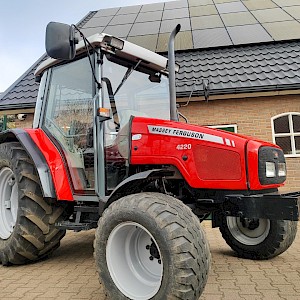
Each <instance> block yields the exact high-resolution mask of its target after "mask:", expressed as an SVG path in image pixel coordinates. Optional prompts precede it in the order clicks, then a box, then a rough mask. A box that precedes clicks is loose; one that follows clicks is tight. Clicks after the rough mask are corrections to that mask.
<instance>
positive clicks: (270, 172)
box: [266, 161, 276, 178]
mask: <svg viewBox="0 0 300 300" xmlns="http://www.w3.org/2000/svg"><path fill="white" fill-rule="evenodd" d="M275 176H276V167H275V163H273V162H268V161H267V162H266V177H268V178H270V177H275Z"/></svg>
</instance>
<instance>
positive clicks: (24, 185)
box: [0, 142, 65, 265]
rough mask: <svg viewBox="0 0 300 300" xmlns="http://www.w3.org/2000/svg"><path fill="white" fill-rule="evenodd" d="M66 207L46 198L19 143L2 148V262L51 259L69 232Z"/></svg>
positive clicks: (0, 222) (0, 249)
mask: <svg viewBox="0 0 300 300" xmlns="http://www.w3.org/2000/svg"><path fill="white" fill-rule="evenodd" d="M63 215H64V208H63V207H61V206H58V205H54V204H50V203H49V202H48V201H47V200H46V199H44V198H43V196H42V192H41V187H40V182H39V178H38V176H37V172H36V170H35V167H34V165H33V161H32V160H31V158H30V157H29V156H28V154H27V153H26V151H25V150H24V149H23V147H22V146H21V144H19V143H17V142H11V143H3V144H1V145H0V262H1V263H2V264H3V265H9V264H25V263H28V262H32V261H36V260H38V259H41V258H44V257H46V256H49V255H50V254H51V253H52V252H53V251H54V250H55V249H56V248H58V246H59V244H60V240H61V239H62V238H63V236H64V235H65V231H62V230H58V229H56V228H55V226H54V224H55V222H57V221H58V220H61V219H62V218H63Z"/></svg>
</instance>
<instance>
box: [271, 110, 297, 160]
mask: <svg viewBox="0 0 300 300" xmlns="http://www.w3.org/2000/svg"><path fill="white" fill-rule="evenodd" d="M271 122H272V130H273V142H274V143H275V144H276V145H278V146H279V147H281V148H282V150H283V152H284V154H285V155H286V156H298V155H299V154H300V113H297V112H291V113H285V114H281V115H277V116H275V117H273V118H272V120H271Z"/></svg>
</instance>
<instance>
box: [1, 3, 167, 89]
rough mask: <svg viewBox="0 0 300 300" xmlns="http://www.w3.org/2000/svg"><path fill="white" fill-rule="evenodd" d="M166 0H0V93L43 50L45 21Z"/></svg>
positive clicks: (65, 20)
mask: <svg viewBox="0 0 300 300" xmlns="http://www.w3.org/2000/svg"><path fill="white" fill-rule="evenodd" d="M167 1H169V0H75V1H74V0H51V1H45V0H2V1H1V6H0V7H1V9H0V93H1V92H4V91H5V90H6V89H7V88H8V87H9V86H10V85H11V84H13V83H14V82H15V81H16V80H17V79H18V78H19V77H20V76H22V75H23V74H24V73H25V72H26V71H27V70H28V69H29V68H30V67H31V66H32V65H33V64H34V63H35V62H36V61H37V60H38V59H39V58H40V57H41V56H42V55H43V54H44V53H45V30H46V26H47V24H48V23H49V22H51V21H55V22H61V23H66V24H72V23H75V24H76V23H78V22H79V21H80V20H81V19H83V18H84V17H85V16H86V15H87V14H88V13H89V12H90V11H94V10H99V9H104V8H109V7H120V6H130V5H136V4H140V5H141V4H147V3H154V2H167Z"/></svg>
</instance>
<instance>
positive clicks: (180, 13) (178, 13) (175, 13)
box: [163, 7, 190, 20]
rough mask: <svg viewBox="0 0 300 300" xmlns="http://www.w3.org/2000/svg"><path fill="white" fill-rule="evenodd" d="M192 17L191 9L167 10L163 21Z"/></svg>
mask: <svg viewBox="0 0 300 300" xmlns="http://www.w3.org/2000/svg"><path fill="white" fill-rule="evenodd" d="M189 16H190V13H189V9H188V8H187V7H184V8H176V9H166V10H164V13H163V20H167V19H174V18H175V17H176V18H178V19H179V18H188V17H189Z"/></svg>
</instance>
